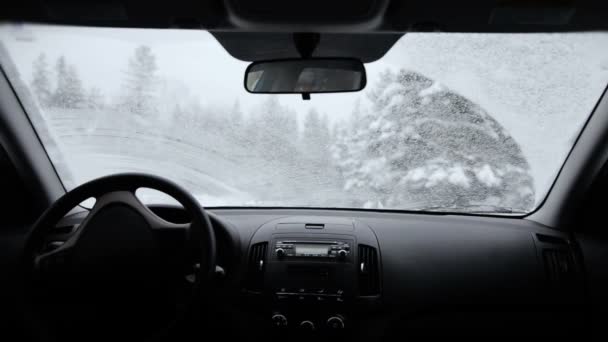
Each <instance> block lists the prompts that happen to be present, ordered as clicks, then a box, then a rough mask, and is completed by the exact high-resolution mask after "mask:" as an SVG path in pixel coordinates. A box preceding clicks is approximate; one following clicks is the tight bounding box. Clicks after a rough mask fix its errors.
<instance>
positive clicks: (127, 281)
mask: <svg viewBox="0 0 608 342" xmlns="http://www.w3.org/2000/svg"><path fill="white" fill-rule="evenodd" d="M139 188H150V189H154V190H158V191H161V192H163V193H165V194H167V195H170V196H171V197H173V198H175V199H176V200H177V201H178V202H179V203H180V204H181V205H182V206H183V207H184V208H185V209H186V211H187V213H188V214H189V217H190V219H191V221H190V222H189V223H186V224H183V223H182V224H176V223H170V222H167V221H165V220H164V219H162V218H160V217H158V216H157V215H156V214H154V213H153V212H152V211H151V210H150V209H149V208H148V207H146V206H145V205H144V204H143V203H142V202H140V201H139V199H138V198H137V197H136V195H135V191H136V190H137V189H139ZM91 197H93V198H95V199H96V201H95V205H94V206H93V208H92V209H91V210H90V212H89V213H88V215H87V216H86V218H85V219H84V220H83V221H82V223H80V225H79V226H78V227H77V229H76V230H75V231H74V232H72V233H71V235H69V237H68V238H67V240H65V242H63V243H61V242H59V243H58V242H57V241H49V236H53V232H54V230H55V229H56V228H55V227H56V225H57V223H58V222H59V221H60V220H61V219H62V218H63V217H64V216H65V215H66V214H67V213H68V212H69V211H70V210H72V209H73V208H74V207H76V206H77V205H78V204H80V203H82V202H83V201H85V200H87V199H89V198H91ZM188 251H200V254H199V252H196V254H197V255H195V258H196V259H198V260H197V262H198V263H199V264H200V267H196V268H192V255H190V256H189V255H188ZM24 256H25V271H26V279H27V280H28V282H27V284H30V285H31V287H32V290H34V292H36V293H39V292H44V297H45V298H48V297H52V298H54V299H53V304H48V303H46V302H45V305H46V306H47V309H49V308H48V305H52V307H50V310H47V311H50V312H52V313H53V315H54V316H60V315H66V316H67V318H68V319H67V320H68V322H69V323H67V326H68V327H69V329H70V330H73V327H74V326H75V325H76V323H77V324H79V325H81V326H82V327H86V328H83V329H82V330H83V331H85V332H86V333H89V334H90V333H91V332H93V331H95V334H99V333H101V332H103V331H107V330H108V329H110V330H116V333H119V334H120V336H121V337H125V336H127V335H125V332H124V329H125V328H128V329H131V330H132V331H133V332H134V334H136V335H137V336H139V337H141V336H142V335H141V329H149V330H148V331H153V330H159V329H156V328H158V327H160V324H159V322H164V323H166V324H165V327H164V328H165V329H166V327H167V326H169V325H170V324H169V322H174V321H175V319H176V318H177V317H179V316H180V314H181V313H183V311H185V308H184V307H182V308H181V309H176V307H177V306H179V305H176V301H177V299H176V298H177V297H179V296H181V297H184V291H183V289H181V288H180V284H181V285H184V282H185V275H186V273H194V279H195V280H194V285H193V286H192V285H191V287H190V288H192V287H193V289H194V291H192V292H191V293H189V294H186V295H185V298H184V299H185V300H186V301H187V302H188V303H193V302H194V300H192V299H193V298H192V297H193V296H196V295H197V292H200V289H201V288H202V287H203V286H207V285H209V282H210V281H212V279H213V275H214V273H215V267H216V245H215V235H214V231H213V228H212V226H211V222H210V220H209V217H208V215H207V214H206V212H205V210H204V209H203V208H202V207H201V206H200V205H199V203H198V202H197V200H196V199H195V198H194V197H193V196H192V195H191V194H189V193H188V192H187V191H186V190H184V189H183V188H182V187H180V186H179V185H177V184H175V183H173V182H171V181H169V180H166V179H164V178H161V177H157V176H152V175H146V174H139V173H125V174H116V175H111V176H106V177H102V178H98V179H95V180H92V181H90V182H87V183H85V184H82V185H80V186H78V187H76V188H75V189H73V190H71V191H69V192H67V193H66V194H65V195H63V196H62V197H61V198H59V199H58V200H57V201H56V202H55V203H53V204H52V205H51V206H50V207H49V208H48V209H47V210H46V211H45V212H44V213H43V214H42V216H41V217H40V218H39V219H38V220H37V221H36V223H34V225H33V227H32V230H31V232H30V236H29V237H28V240H27V242H26V246H25V254H24ZM188 263H190V264H188ZM197 290H198V291H197ZM180 291H181V293H180ZM49 294H51V296H49ZM34 297H35V298H36V296H34ZM39 297H41V298H42V297H43V296H39ZM185 306H187V305H185ZM167 309H168V310H169V311H171V309H173V313H172V314H171V316H172V318H169V317H165V316H167V315H165V314H166V313H167V311H164V312H163V310H167ZM43 311H44V310H43ZM180 311H181V313H180ZM46 314H47V315H48V314H49V313H48V312H46ZM40 316H41V318H40V320H42V321H45V320H46V319H45V318H44V314H40ZM46 318H48V317H46ZM52 324H56V323H52ZM92 327H93V328H92ZM95 327H103V328H102V329H100V330H97V329H96V328H95ZM91 329H95V330H91ZM160 330H162V329H160ZM156 333H158V332H156ZM95 334H93V335H95ZM89 337H91V336H87V338H89ZM79 338H82V336H80V337H79Z"/></svg>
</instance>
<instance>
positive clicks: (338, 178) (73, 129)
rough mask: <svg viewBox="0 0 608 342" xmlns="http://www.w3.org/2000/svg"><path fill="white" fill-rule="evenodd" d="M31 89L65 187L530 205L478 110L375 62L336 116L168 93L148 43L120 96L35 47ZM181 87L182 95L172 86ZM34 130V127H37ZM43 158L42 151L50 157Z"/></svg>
mask: <svg viewBox="0 0 608 342" xmlns="http://www.w3.org/2000/svg"><path fill="white" fill-rule="evenodd" d="M32 70H33V73H32V75H31V77H30V82H29V89H30V90H31V92H32V93H33V95H34V98H35V99H36V102H37V104H38V107H39V108H40V111H41V115H42V117H43V118H44V123H39V124H38V126H41V125H46V129H48V138H49V139H53V140H54V143H55V144H56V145H57V151H60V153H61V154H62V157H61V158H64V159H65V163H66V164H67V167H65V168H61V167H60V168H59V169H60V170H59V172H60V173H63V174H62V175H61V176H62V178H65V179H68V181H67V183H68V184H70V185H75V184H79V183H81V182H83V181H86V180H88V179H92V178H94V177H97V176H101V175H104V174H107V173H110V172H124V171H141V172H153V173H157V174H160V175H163V176H166V177H169V178H172V179H174V180H175V181H177V182H178V183H180V184H182V185H184V186H186V187H187V188H188V189H189V190H191V191H192V192H193V193H194V194H195V195H197V196H198V197H199V199H200V200H201V202H202V203H203V204H204V205H211V206H221V205H226V206H230V205H238V206H243V205H249V206H258V205H262V206H315V207H364V208H378V209H390V208H393V209H425V208H433V207H437V208H463V207H464V208H466V207H469V206H492V207H501V208H506V209H508V210H512V211H513V212H518V211H528V210H530V209H532V208H533V206H534V186H533V180H532V177H531V175H530V167H529V165H528V162H527V161H526V159H525V158H524V156H523V154H522V151H521V148H520V146H519V145H518V144H517V142H516V141H515V140H514V139H513V138H512V137H511V136H510V135H509V133H508V132H507V131H506V130H505V129H504V128H503V127H501V125H500V124H499V123H498V122H497V121H496V120H495V119H494V118H492V116H491V115H490V113H487V112H486V111H485V110H484V109H483V108H481V107H480V106H478V105H477V104H475V103H473V102H472V101H470V100H468V99H466V98H464V97H463V96H461V95H459V94H457V93H455V92H454V91H451V90H450V89H448V88H447V87H445V86H443V85H441V84H440V83H438V82H435V81H433V80H432V79H430V78H427V77H425V76H424V75H422V74H420V73H417V72H414V71H411V70H405V69H395V70H386V71H385V72H384V73H383V74H382V75H381V77H380V81H379V82H376V83H375V84H369V85H368V88H369V89H368V91H367V92H366V93H365V94H362V95H361V96H366V99H367V100H368V101H365V104H363V102H362V101H360V102H358V104H357V105H356V106H355V108H354V110H353V112H352V113H349V115H348V116H347V117H348V119H347V120H342V121H340V122H334V123H330V120H328V115H331V114H332V113H321V112H319V111H318V110H316V109H311V110H309V111H308V112H307V113H306V115H305V116H304V119H303V120H301V122H299V121H298V119H297V115H296V113H295V109H294V108H290V107H289V106H287V105H285V104H283V103H281V99H280V97H278V96H271V97H268V98H267V99H265V100H264V101H263V102H261V103H260V105H258V106H254V107H251V108H243V106H241V104H240V102H239V99H238V98H235V99H234V101H233V103H232V104H231V105H229V106H209V105H203V104H201V103H200V101H197V100H196V99H194V100H192V99H188V100H187V101H186V100H184V99H178V100H175V99H171V98H169V97H168V95H167V94H168V93H170V92H169V91H168V90H167V89H168V86H169V85H167V83H166V82H163V78H162V70H159V68H158V66H157V63H156V57H155V55H154V52H153V51H152V49H151V48H150V47H148V46H145V45H142V46H139V47H137V48H136V49H134V51H133V53H132V55H131V57H130V59H129V60H128V61H125V67H124V69H123V70H121V71H120V72H122V74H123V75H122V79H123V82H122V84H120V85H119V86H120V96H108V95H106V94H103V92H102V91H101V90H100V88H98V87H95V86H94V85H87V84H85V82H83V80H81V78H80V77H79V73H78V70H77V67H76V66H75V65H74V64H72V63H71V62H70V61H69V60H68V59H67V58H65V57H63V56H60V57H59V58H57V59H56V60H54V61H50V60H48V59H47V57H46V55H45V54H44V53H41V54H40V55H39V56H38V58H37V59H36V60H35V61H34V62H33V68H32ZM186 93H187V89H184V94H186ZM37 129H38V127H37ZM51 157H53V156H51Z"/></svg>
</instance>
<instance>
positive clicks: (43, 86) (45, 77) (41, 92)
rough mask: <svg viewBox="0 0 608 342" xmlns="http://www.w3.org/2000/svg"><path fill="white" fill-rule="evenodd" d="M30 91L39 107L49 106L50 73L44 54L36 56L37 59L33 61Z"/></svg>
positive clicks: (50, 95)
mask: <svg viewBox="0 0 608 342" xmlns="http://www.w3.org/2000/svg"><path fill="white" fill-rule="evenodd" d="M32 90H33V92H34V94H35V95H36V99H37V100H38V103H39V104H40V106H42V107H48V106H49V105H50V104H51V97H52V94H53V93H52V90H51V81H50V71H49V65H48V62H47V60H46V55H45V54H44V53H41V54H40V55H38V58H36V60H35V61H34V65H33V78H32Z"/></svg>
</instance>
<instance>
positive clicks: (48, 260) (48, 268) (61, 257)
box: [34, 240, 73, 276]
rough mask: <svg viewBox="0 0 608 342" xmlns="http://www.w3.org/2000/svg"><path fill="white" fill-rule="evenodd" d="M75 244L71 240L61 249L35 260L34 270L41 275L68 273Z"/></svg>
mask: <svg viewBox="0 0 608 342" xmlns="http://www.w3.org/2000/svg"><path fill="white" fill-rule="evenodd" d="M72 246H73V243H70V240H68V241H67V242H65V243H64V244H62V245H60V246H59V247H57V248H55V249H53V250H51V251H48V252H45V253H42V254H39V255H37V256H36V257H35V258H34V270H35V271H36V272H37V273H38V274H39V275H44V276H46V275H49V274H61V273H63V272H66V271H68V265H69V261H70V257H71V254H72Z"/></svg>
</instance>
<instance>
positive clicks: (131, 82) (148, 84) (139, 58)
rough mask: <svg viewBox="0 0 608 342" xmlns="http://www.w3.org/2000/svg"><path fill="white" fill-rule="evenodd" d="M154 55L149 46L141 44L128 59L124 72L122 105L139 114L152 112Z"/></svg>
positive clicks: (154, 78) (155, 85) (155, 69)
mask: <svg viewBox="0 0 608 342" xmlns="http://www.w3.org/2000/svg"><path fill="white" fill-rule="evenodd" d="M157 70H158V67H157V65H156V56H154V54H153V53H152V49H150V47H148V46H145V45H141V46H139V47H137V48H136V49H135V52H134V54H133V56H132V57H131V58H130V59H129V63H128V66H127V70H126V72H125V83H124V86H125V97H124V99H123V101H122V105H123V106H124V107H125V108H126V109H127V110H128V111H130V112H132V113H136V114H139V115H144V114H152V113H153V112H154V100H155V97H156V95H157V94H156V87H157V82H156V81H157V78H156V71H157Z"/></svg>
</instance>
